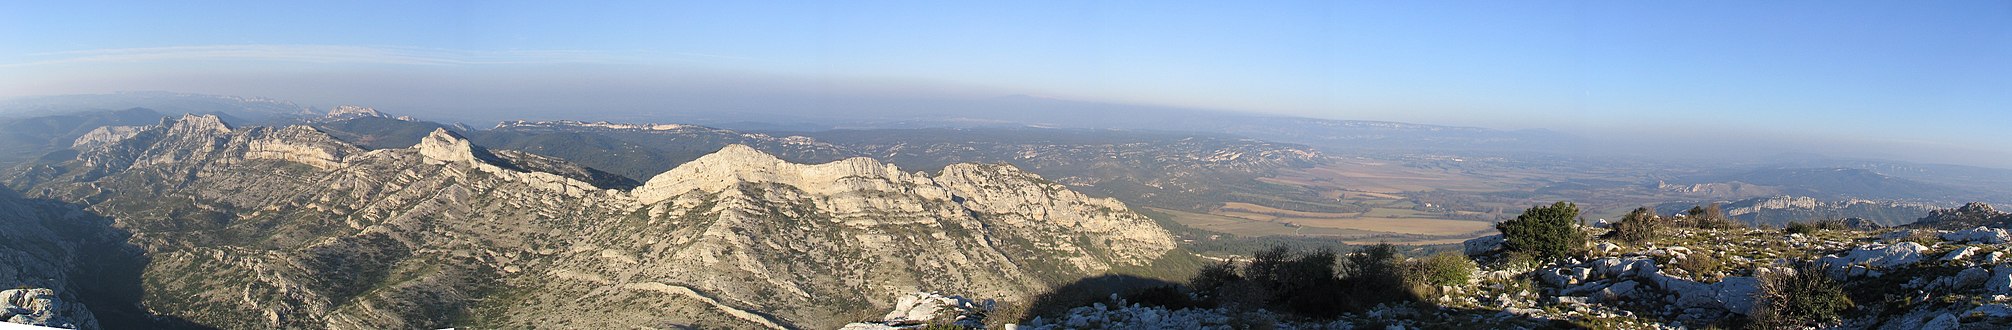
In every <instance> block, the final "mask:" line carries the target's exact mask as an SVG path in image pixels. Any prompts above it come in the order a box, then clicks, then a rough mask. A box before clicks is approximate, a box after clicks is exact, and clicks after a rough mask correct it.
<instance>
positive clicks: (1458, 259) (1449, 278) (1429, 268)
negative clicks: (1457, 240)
mask: <svg viewBox="0 0 2012 330" xmlns="http://www.w3.org/2000/svg"><path fill="white" fill-rule="evenodd" d="M1478 268H1480V267H1479V266H1478V265H1475V264H1474V260H1472V259H1467V256H1466V255H1462V254H1460V253H1457V252H1452V251H1448V252H1440V253H1439V254H1434V255H1432V257H1429V258H1425V259H1424V260H1420V261H1419V262H1418V265H1417V269H1418V270H1419V273H1421V275H1423V276H1422V277H1423V280H1424V282H1425V283H1427V284H1431V285H1434V286H1461V285H1467V280H1468V279H1471V278H1473V277H1474V270H1475V269H1478Z"/></svg>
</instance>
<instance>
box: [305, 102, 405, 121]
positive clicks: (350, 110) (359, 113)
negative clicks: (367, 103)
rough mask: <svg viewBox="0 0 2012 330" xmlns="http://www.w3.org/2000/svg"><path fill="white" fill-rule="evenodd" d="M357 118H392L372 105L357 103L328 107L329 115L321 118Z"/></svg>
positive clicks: (333, 119) (332, 119)
mask: <svg viewBox="0 0 2012 330" xmlns="http://www.w3.org/2000/svg"><path fill="white" fill-rule="evenodd" d="M357 118H391V116H390V115H386V114H384V113H383V112H377V109H374V108H370V107H364V106H355V105H338V106H335V107H334V108H330V109H328V115H326V116H322V118H321V119H322V120H329V121H335V120H349V119H357Z"/></svg>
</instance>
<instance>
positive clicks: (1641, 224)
mask: <svg viewBox="0 0 2012 330" xmlns="http://www.w3.org/2000/svg"><path fill="white" fill-rule="evenodd" d="M1609 227H1611V228H1613V229H1614V231H1613V232H1610V233H1607V237H1608V238H1612V239H1615V240H1619V241H1623V242H1629V243H1641V242H1647V241H1649V240H1654V239H1656V238H1658V237H1662V235H1663V230H1664V229H1663V227H1665V225H1664V220H1663V219H1662V218H1660V217H1657V216H1656V212H1655V211H1651V210H1649V208H1646V207H1640V208H1635V210H1634V211H1633V212H1628V216H1626V217H1622V218H1621V221H1620V222H1615V223H1614V224H1613V225H1609Z"/></svg>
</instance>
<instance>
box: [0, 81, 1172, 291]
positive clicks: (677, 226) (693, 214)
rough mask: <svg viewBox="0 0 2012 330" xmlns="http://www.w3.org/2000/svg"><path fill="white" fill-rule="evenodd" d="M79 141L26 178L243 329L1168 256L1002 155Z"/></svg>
mask: <svg viewBox="0 0 2012 330" xmlns="http://www.w3.org/2000/svg"><path fill="white" fill-rule="evenodd" d="M75 146H76V148H77V150H76V154H75V157H74V158H71V159H68V160H64V161H61V162H59V163H49V164H40V165H35V166H31V167H27V168H26V169H25V170H21V171H16V172H14V174H13V176H12V177H10V178H9V179H8V185H9V186H10V187H12V188H14V189H15V190H18V191H23V192H25V194H26V195H27V196H24V197H25V198H29V199H41V200H48V201H51V202H52V203H65V204H69V205H75V206H76V207H77V208H79V209H83V210H89V212H91V213H92V214H96V215H102V216H103V217H104V218H106V219H109V220H108V221H109V222H110V224H109V226H110V227H114V228H116V230H118V231H120V232H122V233H128V234H129V236H128V237H126V238H125V239H124V242H123V243H125V244H129V245H130V246H131V248H132V249H133V250H134V251H135V252H133V253H135V254H138V255H144V256H145V257H146V258H145V262H144V263H143V267H142V268H141V270H140V271H139V274H138V276H137V277H138V282H139V285H138V286H139V287H138V288H137V290H139V291H141V292H144V293H145V294H144V295H143V297H144V298H143V300H142V301H139V302H138V305H143V306H144V307H145V309H146V310H148V311H150V313H151V314H152V315H153V316H151V317H154V318H174V319H179V320H186V321H187V322H191V323H195V324H201V325H205V326H213V327H220V328H229V329H271V328H345V329H354V328H371V329H399V328H443V327H471V328H520V329H521V328H667V327H687V326H699V327H724V328H837V327H839V326H841V325H844V324H846V323H848V322H852V321H858V320H859V319H856V318H855V317H853V316H855V315H864V314H861V313H877V311H885V310H888V309H890V308H894V307H896V306H893V305H892V304H890V302H892V301H894V300H895V299H894V298H896V297H901V296H904V295H907V294H910V293H913V292H931V291H934V292H959V293H964V294H966V295H969V296H973V297H980V298H985V299H997V300H1000V301H1004V302H1012V301H1016V300H1022V299H1028V298H1029V297H1030V296H1032V295H1033V294H1035V293H1039V292H1041V291H1043V290H1047V289H1048V288H1051V287H1053V286H1055V285H1059V284H1062V283H1066V282H1069V281H1073V280H1076V279H1079V278H1082V277H1085V276H1091V275H1096V274H1100V273H1103V272H1106V271H1109V270H1111V269H1114V268H1120V267H1138V266H1144V265H1147V264H1150V263H1152V262H1153V261H1154V260H1156V259H1158V258H1160V257H1161V256H1162V255H1164V254H1167V253H1168V252H1169V251H1171V250H1172V249H1173V248H1174V243H1173V239H1172V238H1171V236H1169V234H1168V233H1167V232H1166V231H1164V230H1162V229H1160V227H1158V226H1157V225H1155V224H1154V222H1153V221H1151V220H1150V219H1148V218H1146V217H1144V216H1140V215H1138V214H1136V213H1133V212H1132V211H1129V210H1128V209H1127V208H1126V206H1125V205H1124V204H1122V203H1119V202H1117V201H1115V200H1112V199H1107V198H1091V197H1088V196H1085V195H1083V194H1079V193H1076V192H1073V191H1070V190H1069V189H1068V188H1067V187H1064V186H1062V185H1060V184H1057V183H1054V182H1050V181H1047V180H1044V179H1042V178H1041V177H1040V176H1037V175H1034V174H1031V173H1027V172H1023V171H1020V170H1019V169H1017V168H1014V167H1012V166H1007V165H995V164H957V165H952V166H948V167H946V168H945V169H943V170H942V171H940V172H938V173H934V174H930V173H919V172H903V171H901V170H900V169H898V168H896V167H894V166H892V165H889V164H885V163H881V162H879V161H875V160H872V159H866V158H853V159H846V160H841V161H837V162H831V163H825V164H796V163H789V162H784V161H781V160H778V159H777V158H775V157H772V156H769V155H767V154H764V153H761V152H759V151H755V150H753V149H750V148H747V147H743V146H729V147H726V148H724V149H722V150H720V151H719V152H716V153H714V154H711V155H707V156H704V157H701V158H699V159H698V160H695V161H692V162H690V163H687V164H683V165H680V166H678V167H676V168H673V169H671V170H670V171H667V172H664V173H663V174H661V175H658V176H656V177H654V178H650V179H649V180H648V181H647V182H642V183H640V184H639V183H636V182H634V181H633V180H626V178H622V177H619V176H614V175H608V174H606V173H602V172H599V171H597V170H594V169H591V168H586V167H581V166H578V165H572V164H571V163H568V162H565V161H563V160H559V159H555V158H547V157H542V156H536V155H532V154H528V153H522V152H515V151H509V150H489V149H486V148H483V147H481V146H477V145H474V144H472V143H470V142H469V141H468V140H467V139H465V138H462V137H461V136H460V135H458V134H456V133H453V132H449V131H446V130H436V131H434V132H433V133H432V134H430V135H428V136H426V137H425V138H424V139H422V140H421V141H420V142H419V143H417V144H415V145H413V146H412V147H409V148H387V149H377V150H366V149H364V148H360V147H357V146H356V145H354V144H352V143H349V142H345V141H342V140H339V139H336V138H334V137H331V136H330V135H328V134H325V133H323V132H322V131H320V130H317V129H315V128H312V127H309V126H288V127H232V126H231V125H228V124H226V123H224V122H223V120H221V119H220V118H218V117H215V116H197V115H190V116H183V117H179V118H170V119H168V120H164V121H163V122H161V123H160V124H158V125H150V126H139V127H125V128H116V129H106V130H104V131H103V132H94V133H92V134H89V135H88V136H86V137H85V138H84V139H80V140H79V141H78V142H77V143H76V144H75ZM625 180H626V181H625ZM57 284H61V283H57ZM35 294H37V295H43V296H46V295H47V294H46V293H41V292H40V291H37V293H35ZM34 301H42V300H34ZM85 303H86V304H89V303H90V302H85ZM51 306H53V305H51ZM21 315H29V314H21ZM35 315H40V314H35ZM72 320H75V319H72ZM73 322H79V323H74V324H77V325H80V326H85V327H90V326H89V325H87V324H86V323H81V322H82V321H73Z"/></svg>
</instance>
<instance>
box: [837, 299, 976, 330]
mask: <svg viewBox="0 0 2012 330" xmlns="http://www.w3.org/2000/svg"><path fill="white" fill-rule="evenodd" d="M993 308H994V305H993V303H992V301H990V300H986V301H976V300H970V299H965V298H964V297H959V296H944V295H939V294H934V293H926V292H917V293H911V294H907V295H903V296H901V298H900V299H899V300H896V301H895V303H894V310H893V311H891V312H887V316H882V317H881V318H880V320H878V321H874V322H858V323H851V324H846V325H845V327H844V328H842V329H846V330H873V329H907V328H920V327H925V326H930V325H952V326H958V327H964V328H966V329H984V328H985V315H986V314H987V313H990V312H992V310H993Z"/></svg>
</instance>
